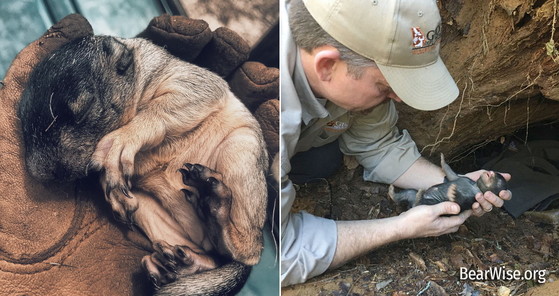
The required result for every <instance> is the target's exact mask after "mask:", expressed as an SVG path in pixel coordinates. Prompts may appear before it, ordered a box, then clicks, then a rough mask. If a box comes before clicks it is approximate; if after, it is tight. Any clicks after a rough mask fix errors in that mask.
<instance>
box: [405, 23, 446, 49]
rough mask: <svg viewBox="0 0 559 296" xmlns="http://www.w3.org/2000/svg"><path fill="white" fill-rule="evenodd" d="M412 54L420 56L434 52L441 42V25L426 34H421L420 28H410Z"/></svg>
mask: <svg viewBox="0 0 559 296" xmlns="http://www.w3.org/2000/svg"><path fill="white" fill-rule="evenodd" d="M411 34H412V53H413V54H422V53H426V52H429V51H432V50H434V49H435V48H436V47H435V45H437V44H438V43H439V42H441V25H440V24H439V25H438V26H437V27H436V28H435V30H430V31H429V32H427V34H426V35H425V34H423V31H421V28H420V27H412V28H411Z"/></svg>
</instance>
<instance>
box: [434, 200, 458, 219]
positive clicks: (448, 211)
mask: <svg viewBox="0 0 559 296" xmlns="http://www.w3.org/2000/svg"><path fill="white" fill-rule="evenodd" d="M434 209H435V211H437V214H438V216H441V215H456V214H458V213H460V206H459V205H458V204H457V203H455V202H451V201H445V202H441V203H439V204H436V205H435V206H434Z"/></svg>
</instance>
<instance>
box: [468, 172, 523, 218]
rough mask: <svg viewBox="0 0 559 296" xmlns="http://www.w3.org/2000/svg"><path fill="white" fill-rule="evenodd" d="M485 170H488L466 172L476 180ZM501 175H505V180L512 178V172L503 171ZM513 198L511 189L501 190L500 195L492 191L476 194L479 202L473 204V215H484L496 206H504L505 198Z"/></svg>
mask: <svg viewBox="0 0 559 296" xmlns="http://www.w3.org/2000/svg"><path fill="white" fill-rule="evenodd" d="M484 172H487V171H486V170H479V171H475V172H471V173H468V174H466V177H468V178H470V179H472V180H474V181H477V179H479V177H480V176H481V174H483V173H484ZM501 175H503V177H505V180H507V181H509V180H510V178H511V175H510V174H506V173H501ZM511 198H512V193H511V192H510V190H502V191H501V192H499V196H497V195H495V194H494V193H493V192H491V191H487V192H485V194H482V193H478V194H477V195H476V200H477V202H475V203H474V204H473V205H472V212H473V215H474V216H478V217H480V216H483V215H484V214H485V213H489V212H491V211H492V210H493V208H494V207H497V208H500V207H502V206H503V204H504V202H505V200H510V199H511Z"/></svg>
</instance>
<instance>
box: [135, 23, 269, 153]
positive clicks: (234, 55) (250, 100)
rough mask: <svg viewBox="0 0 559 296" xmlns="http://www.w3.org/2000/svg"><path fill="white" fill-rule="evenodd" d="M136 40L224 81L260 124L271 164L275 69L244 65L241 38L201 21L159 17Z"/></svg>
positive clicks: (246, 52)
mask: <svg viewBox="0 0 559 296" xmlns="http://www.w3.org/2000/svg"><path fill="white" fill-rule="evenodd" d="M139 36H140V37H144V38H147V39H150V40H151V41H153V42H154V43H155V44H158V45H160V46H162V47H165V48H167V50H168V51H169V52H170V53H172V54H173V55H175V56H177V57H179V58H181V59H183V60H185V61H188V62H191V63H194V64H197V65H199V66H202V67H204V68H207V69H209V70H211V71H213V72H215V73H218V74H219V75H220V76H221V77H223V78H225V79H226V80H227V82H228V83H229V86H230V87H231V90H232V91H233V93H235V95H236V96H237V97H239V98H240V99H241V101H243V102H244V103H245V105H246V106H247V107H248V108H249V109H250V110H251V111H252V112H253V113H254V114H255V116H256V118H257V119H258V121H259V122H260V125H261V127H262V129H263V132H264V137H265V140H266V144H267V145H268V155H269V156H270V160H271V159H273V157H274V155H275V154H276V153H277V152H278V150H279V101H278V98H279V70H278V69H277V68H271V67H266V66H265V65H263V64H261V63H259V62H251V61H247V59H248V56H249V53H250V47H249V46H248V44H247V43H246V41H245V40H244V39H243V38H242V37H241V36H239V35H238V34H237V33H235V32H234V31H232V30H230V29H228V28H225V27H220V28H217V29H216V30H215V31H213V32H212V31H211V30H210V28H209V26H208V24H207V23H206V22H205V21H203V20H195V19H189V18H187V17H184V16H170V15H162V16H159V17H156V18H154V19H153V20H152V21H151V22H150V23H149V25H148V27H147V28H146V30H145V31H144V32H142V33H141V34H140V35H139ZM270 100H272V101H271V102H267V101H270ZM270 163H271V161H270Z"/></svg>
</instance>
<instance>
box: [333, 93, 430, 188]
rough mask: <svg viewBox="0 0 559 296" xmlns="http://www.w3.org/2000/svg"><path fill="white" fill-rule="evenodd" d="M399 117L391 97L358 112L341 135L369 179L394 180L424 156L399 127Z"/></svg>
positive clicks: (346, 151)
mask: <svg viewBox="0 0 559 296" xmlns="http://www.w3.org/2000/svg"><path fill="white" fill-rule="evenodd" d="M397 121H398V112H397V111H396V106H395V105H394V102H393V101H392V100H390V101H388V102H386V103H384V104H381V105H379V106H377V107H376V108H374V109H373V110H372V111H371V112H370V113H368V114H366V115H360V116H356V118H355V120H354V122H352V124H351V127H350V128H349V129H348V130H347V131H346V132H345V133H344V134H343V135H342V136H341V137H340V149H341V150H342V152H343V153H344V154H347V155H354V156H355V157H356V158H357V161H358V162H359V163H360V164H361V165H362V166H363V167H364V172H363V178H364V179H365V180H367V181H374V182H380V183H387V184H392V183H394V181H396V179H398V178H399V177H400V176H401V175H402V174H403V173H404V172H405V171H406V170H408V168H409V167H411V165H412V164H413V163H414V162H415V161H416V160H417V159H419V157H420V156H421V155H420V153H419V151H418V150H417V147H416V145H415V142H414V141H413V140H412V139H411V137H410V135H409V133H408V132H407V131H406V130H403V131H402V132H400V131H399V130H398V128H397V127H396V122H397Z"/></svg>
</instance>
